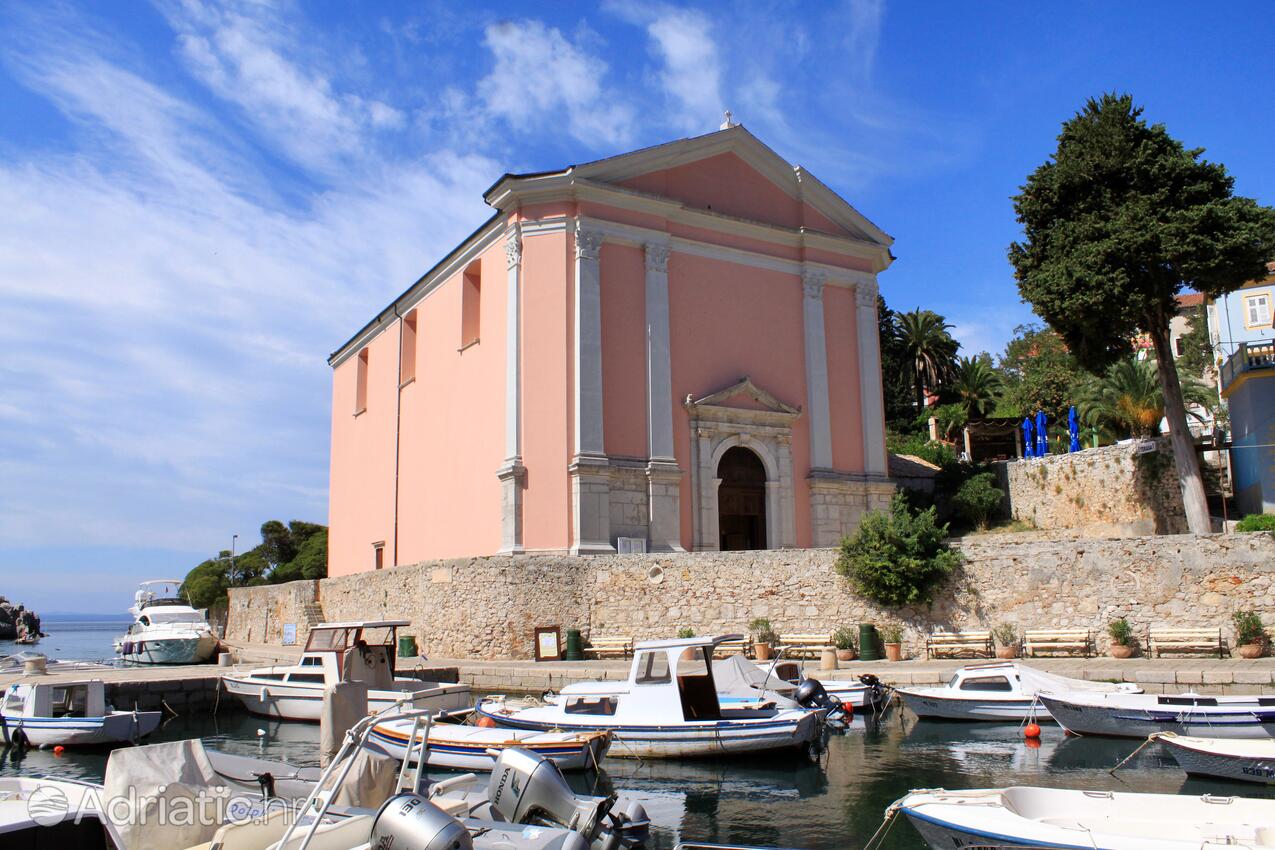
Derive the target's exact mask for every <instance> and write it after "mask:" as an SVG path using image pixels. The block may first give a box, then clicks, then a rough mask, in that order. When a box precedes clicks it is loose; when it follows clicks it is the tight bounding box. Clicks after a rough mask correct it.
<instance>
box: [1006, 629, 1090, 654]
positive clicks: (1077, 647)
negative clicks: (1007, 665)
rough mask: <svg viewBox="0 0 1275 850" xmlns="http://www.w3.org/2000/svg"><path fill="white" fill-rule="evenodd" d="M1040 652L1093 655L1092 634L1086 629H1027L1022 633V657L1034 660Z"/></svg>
mask: <svg viewBox="0 0 1275 850" xmlns="http://www.w3.org/2000/svg"><path fill="white" fill-rule="evenodd" d="M1042 652H1047V653H1050V654H1063V655H1075V654H1077V653H1079V654H1081V655H1083V656H1084V657H1085V658H1088V657H1089V656H1091V655H1093V652H1094V649H1093V632H1091V631H1089V630H1088V629H1028V630H1027V631H1026V632H1024V633H1023V657H1024V658H1035V657H1036V656H1037V655H1039V654H1040V653H1042Z"/></svg>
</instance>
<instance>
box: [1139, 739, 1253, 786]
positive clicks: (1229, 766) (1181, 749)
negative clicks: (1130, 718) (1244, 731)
mask: <svg viewBox="0 0 1275 850" xmlns="http://www.w3.org/2000/svg"><path fill="white" fill-rule="evenodd" d="M1159 741H1160V743H1161V744H1164V746H1165V747H1166V748H1167V749H1168V751H1169V753H1170V755H1172V756H1173V758H1174V760H1175V761H1177V763H1178V765H1179V766H1180V767H1181V768H1182V769H1183V770H1185V771H1186V772H1187V773H1189V774H1190V775H1192V776H1212V777H1216V778H1219V779H1233V780H1236V781H1239V782H1255V783H1258V784H1262V785H1275V756H1269V757H1258V756H1242V755H1234V754H1227V753H1219V752H1210V751H1209V750H1207V749H1202V748H1200V747H1199V746H1198V745H1195V744H1194V743H1193V742H1188V741H1179V740H1174V739H1173V738H1172V737H1169V736H1164V737H1161V738H1159Z"/></svg>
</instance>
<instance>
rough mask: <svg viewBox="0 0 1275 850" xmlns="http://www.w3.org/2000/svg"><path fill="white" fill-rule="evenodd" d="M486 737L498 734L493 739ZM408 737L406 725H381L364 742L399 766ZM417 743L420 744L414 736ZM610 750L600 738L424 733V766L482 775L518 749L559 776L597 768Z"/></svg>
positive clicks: (442, 729)
mask: <svg viewBox="0 0 1275 850" xmlns="http://www.w3.org/2000/svg"><path fill="white" fill-rule="evenodd" d="M396 727H401V728H396ZM460 730H471V731H469V732H462V731H460ZM492 732H499V733H500V734H495V735H493V734H491V733H492ZM410 735H411V725H410V724H407V725H405V726H402V725H401V724H387V725H384V726H377V727H376V728H375V729H373V730H372V734H371V736H370V738H369V740H370V741H372V742H373V743H375V744H376V745H377V746H378V747H380V748H381V749H382V750H384V751H385V752H386V753H388V754H389V755H390V756H392V757H393V758H396V759H398V760H400V761H402V760H403V759H404V758H405V757H406V755H407V742H408V738H409V737H410ZM417 740H418V741H419V740H420V738H419V735H418V738H417ZM610 745H611V736H610V735H607V734H605V733H600V732H599V733H553V732H546V733H536V732H528V731H522V730H515V729H507V730H492V729H489V728H486V727H477V726H455V725H454V724H449V723H442V724H435V725H434V726H433V727H432V728H431V730H430V736H429V755H428V756H427V757H426V759H425V763H426V764H427V765H429V766H430V767H438V768H444V769H449V770H467V771H483V772H486V771H490V770H491V769H492V768H493V767H495V765H496V758H497V757H498V756H499V753H500V752H501V751H502V750H504V749H505V748H507V747H522V748H525V749H528V750H531V751H532V752H535V753H538V754H539V755H542V756H544V757H545V758H547V759H549V760H550V761H552V762H553V763H554V764H556V765H557V766H558V768H559V769H561V770H573V771H574V770H587V769H589V768H597V767H598V765H599V764H600V763H601V761H602V759H603V757H604V756H605V755H606V753H607V748H608V747H609V746H610ZM489 751H494V752H495V753H496V755H492V754H491V752H489Z"/></svg>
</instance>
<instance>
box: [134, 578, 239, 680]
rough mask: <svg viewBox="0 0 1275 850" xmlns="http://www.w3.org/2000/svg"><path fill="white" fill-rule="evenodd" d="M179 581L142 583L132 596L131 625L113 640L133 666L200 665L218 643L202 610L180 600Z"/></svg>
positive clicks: (162, 580) (159, 580)
mask: <svg viewBox="0 0 1275 850" xmlns="http://www.w3.org/2000/svg"><path fill="white" fill-rule="evenodd" d="M181 585H182V583H181V581H180V580H178V579H155V580H153V581H144V582H142V583H141V584H140V585H139V586H138V588H137V593H136V595H135V596H134V597H133V607H132V608H129V609H128V612H129V613H130V614H132V615H133V624H132V625H131V626H129V627H128V631H127V632H126V633H125V634H124V635H123V636H122V637H119V638H116V639H115V653H116V654H117V655H118V656H119V657H120V658H121V659H123V660H124V661H131V662H133V663H134V664H203V663H204V662H206V661H208V660H209V659H211V658H212V657H213V653H215V652H216V651H217V647H218V645H219V642H218V640H217V636H216V635H214V634H213V632H212V627H211V626H209V625H208V619H207V618H206V617H205V616H204V613H203V612H202V611H199V610H196V609H195V608H192V607H191V606H190V603H189V602H187V601H186V600H185V599H182V598H181Z"/></svg>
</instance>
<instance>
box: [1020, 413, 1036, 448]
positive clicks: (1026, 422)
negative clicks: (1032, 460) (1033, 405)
mask: <svg viewBox="0 0 1275 850" xmlns="http://www.w3.org/2000/svg"><path fill="white" fill-rule="evenodd" d="M1034 449H1035V446H1034V445H1032V421H1031V417H1029V416H1024V417H1023V457H1034V456H1035V454H1036V453H1035V451H1034Z"/></svg>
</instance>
